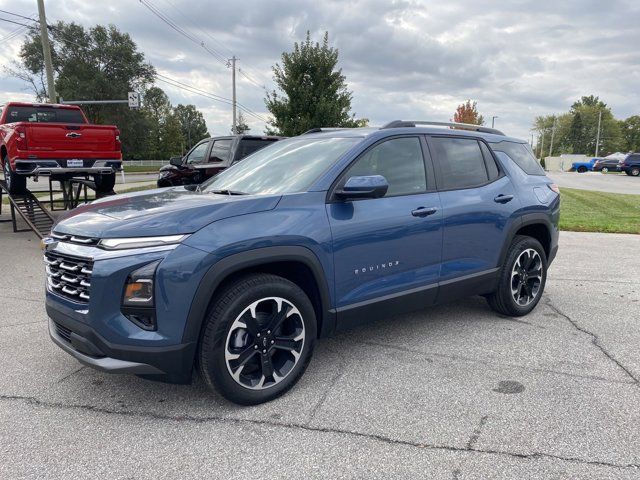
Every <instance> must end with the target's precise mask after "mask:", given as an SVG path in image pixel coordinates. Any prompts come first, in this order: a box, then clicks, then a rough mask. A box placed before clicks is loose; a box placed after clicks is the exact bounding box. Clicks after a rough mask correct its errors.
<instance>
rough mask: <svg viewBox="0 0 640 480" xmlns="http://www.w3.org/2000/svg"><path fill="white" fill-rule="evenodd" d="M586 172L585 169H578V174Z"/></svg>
mask: <svg viewBox="0 0 640 480" xmlns="http://www.w3.org/2000/svg"><path fill="white" fill-rule="evenodd" d="M586 171H587V167H578V173H584V172H586Z"/></svg>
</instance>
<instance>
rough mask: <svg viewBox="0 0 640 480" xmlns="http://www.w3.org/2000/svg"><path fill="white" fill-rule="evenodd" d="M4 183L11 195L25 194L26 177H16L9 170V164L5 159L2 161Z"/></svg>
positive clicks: (16, 175)
mask: <svg viewBox="0 0 640 480" xmlns="http://www.w3.org/2000/svg"><path fill="white" fill-rule="evenodd" d="M3 170H4V181H5V182H6V184H7V189H8V190H9V193H10V194H11V195H24V194H25V193H27V177H26V176H24V175H18V174H16V173H15V172H13V171H12V170H11V164H10V162H9V159H8V158H7V157H4V159H3Z"/></svg>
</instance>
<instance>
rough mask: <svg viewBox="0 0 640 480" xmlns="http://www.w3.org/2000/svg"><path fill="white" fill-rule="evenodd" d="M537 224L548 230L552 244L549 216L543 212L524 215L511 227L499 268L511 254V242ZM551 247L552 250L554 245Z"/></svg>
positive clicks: (551, 226) (501, 253) (551, 227)
mask: <svg viewBox="0 0 640 480" xmlns="http://www.w3.org/2000/svg"><path fill="white" fill-rule="evenodd" d="M537 224H539V225H543V226H544V227H545V228H546V229H547V234H548V235H549V241H550V242H552V239H553V236H552V235H553V224H552V223H551V220H550V219H549V217H548V215H547V214H545V213H542V212H538V213H527V214H524V215H522V217H521V219H520V221H519V222H514V223H513V224H512V225H511V228H510V229H509V233H508V235H507V238H506V242H505V243H504V245H503V246H502V251H501V252H500V263H499V264H498V267H500V266H501V265H502V264H503V263H504V261H505V258H506V257H507V253H508V252H509V247H510V246H511V242H513V239H514V237H515V236H516V233H517V232H518V230H520V229H521V228H523V227H526V226H529V225H537ZM549 247H550V248H551V247H552V245H549ZM545 253H546V252H545ZM547 261H549V259H548V258H547Z"/></svg>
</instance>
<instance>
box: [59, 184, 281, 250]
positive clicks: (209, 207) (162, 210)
mask: <svg viewBox="0 0 640 480" xmlns="http://www.w3.org/2000/svg"><path fill="white" fill-rule="evenodd" d="M280 197H281V196H280V195H260V196H257V195H219V194H212V193H202V192H196V191H190V190H186V189H185V188H184V187H175V188H162V189H156V190H146V191H143V192H136V193H130V194H123V195H116V196H113V197H107V198H103V199H100V200H96V201H95V202H93V203H91V204H88V205H83V206H80V207H78V208H76V209H74V210H71V211H70V212H67V213H66V214H65V215H63V216H62V217H61V218H60V220H59V221H58V223H57V224H56V225H55V226H54V228H53V229H54V230H55V231H56V232H57V233H67V234H72V235H78V236H86V237H99V238H121V237H147V236H156V235H179V234H187V233H193V232H195V231H197V230H199V229H201V228H202V227H204V226H206V225H208V224H210V223H212V222H215V221H216V220H222V219H224V218H228V217H235V216H238V215H246V214H249V213H255V212H262V211H265V210H272V209H274V208H275V207H276V205H277V204H278V201H279V200H280Z"/></svg>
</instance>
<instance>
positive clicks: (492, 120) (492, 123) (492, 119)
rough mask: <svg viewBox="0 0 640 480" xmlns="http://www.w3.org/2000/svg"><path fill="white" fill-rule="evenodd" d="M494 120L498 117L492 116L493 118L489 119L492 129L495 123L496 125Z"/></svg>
mask: <svg viewBox="0 0 640 480" xmlns="http://www.w3.org/2000/svg"><path fill="white" fill-rule="evenodd" d="M496 118H498V116H497V115H494V116H493V117H491V128H493V126H494V125H495V123H496Z"/></svg>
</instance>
